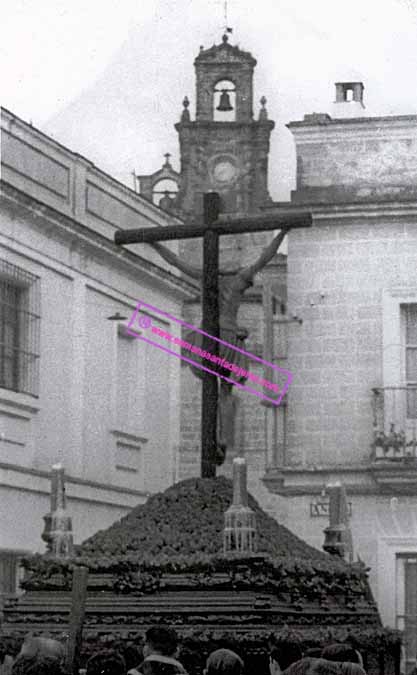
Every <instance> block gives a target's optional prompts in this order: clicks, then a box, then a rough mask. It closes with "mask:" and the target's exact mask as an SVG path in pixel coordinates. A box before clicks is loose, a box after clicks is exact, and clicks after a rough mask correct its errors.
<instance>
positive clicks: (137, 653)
mask: <svg viewBox="0 0 417 675" xmlns="http://www.w3.org/2000/svg"><path fill="white" fill-rule="evenodd" d="M123 658H124V660H125V662H126V670H130V669H131V668H136V666H137V665H138V664H139V663H141V662H142V661H143V650H142V649H141V648H140V647H138V646H137V645H134V644H130V645H127V647H126V648H125V649H124V650H123Z"/></svg>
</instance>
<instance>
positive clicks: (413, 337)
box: [403, 304, 417, 419]
mask: <svg viewBox="0 0 417 675" xmlns="http://www.w3.org/2000/svg"><path fill="white" fill-rule="evenodd" d="M403 310H404V319H405V385H406V387H407V418H408V419H417V304H410V305H404V306H403Z"/></svg>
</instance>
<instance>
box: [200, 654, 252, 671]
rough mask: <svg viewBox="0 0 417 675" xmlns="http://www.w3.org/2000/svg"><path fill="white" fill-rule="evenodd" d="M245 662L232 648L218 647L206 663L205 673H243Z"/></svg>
mask: <svg viewBox="0 0 417 675" xmlns="http://www.w3.org/2000/svg"><path fill="white" fill-rule="evenodd" d="M243 668H244V664H243V661H242V659H241V658H240V656H238V655H237V654H235V652H232V651H231V650H230V649H216V651H214V652H212V653H211V654H210V655H209V657H208V659H207V663H206V667H205V669H204V675H242V673H243Z"/></svg>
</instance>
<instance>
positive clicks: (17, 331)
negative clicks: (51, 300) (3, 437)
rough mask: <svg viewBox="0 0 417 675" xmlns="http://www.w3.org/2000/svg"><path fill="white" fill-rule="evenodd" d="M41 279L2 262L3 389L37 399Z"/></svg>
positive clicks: (0, 371)
mask: <svg viewBox="0 0 417 675" xmlns="http://www.w3.org/2000/svg"><path fill="white" fill-rule="evenodd" d="M40 318H41V316H40V278H39V277H37V276H35V275H33V274H30V273H29V272H27V271H26V270H23V269H21V268H20V267H17V266H16V265H12V264H11V263H9V262H7V261H6V260H1V259H0V387H2V388H3V389H9V390H11V391H16V392H21V393H23V394H31V395H32V396H38V395H39V394H38V387H39V345H40Z"/></svg>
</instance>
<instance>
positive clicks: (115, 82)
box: [0, 0, 417, 199]
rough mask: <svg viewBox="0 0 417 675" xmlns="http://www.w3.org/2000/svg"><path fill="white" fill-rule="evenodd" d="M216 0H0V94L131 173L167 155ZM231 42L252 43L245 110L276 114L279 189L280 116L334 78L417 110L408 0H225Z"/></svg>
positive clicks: (289, 182) (312, 107)
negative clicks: (249, 100) (251, 87)
mask: <svg viewBox="0 0 417 675" xmlns="http://www.w3.org/2000/svg"><path fill="white" fill-rule="evenodd" d="M223 5H224V2H222V1H221V0H89V1H88V2H86V0H71V1H69V0H36V1H35V0H14V2H13V3H4V6H3V8H2V15H1V23H2V31H3V34H2V35H1V40H0V62H1V64H2V66H3V69H4V72H3V73H2V74H1V78H0V79H1V82H2V85H1V86H2V91H1V103H2V105H3V106H4V107H6V108H8V109H9V110H11V111H12V112H13V113H15V114H16V115H18V116H19V117H22V118H23V119H24V120H26V121H30V120H32V121H33V124H34V126H36V127H38V128H40V129H41V130H42V131H44V132H45V133H47V134H50V135H52V136H53V137H54V138H56V139H57V140H58V141H60V142H61V143H63V144H64V145H66V146H68V147H69V148H70V149H71V150H74V151H76V152H79V153H80V154H82V155H84V156H86V157H87V158H88V159H90V160H91V161H93V162H94V163H95V164H96V165H97V166H98V167H100V168H102V169H104V170H105V171H107V172H109V173H110V174H112V175H113V176H114V177H116V178H118V179H119V180H121V181H122V182H125V183H126V184H128V185H129V186H131V185H132V178H131V171H132V170H133V169H135V170H136V171H137V172H138V173H148V172H152V171H154V170H156V169H157V168H159V167H160V165H161V163H162V161H163V158H162V155H163V153H164V152H166V151H170V152H171V153H172V155H173V160H172V161H173V163H174V165H175V166H176V168H178V144H177V137H176V132H175V130H174V128H173V125H174V123H175V122H177V121H178V119H179V116H180V113H181V109H182V106H181V102H182V99H183V97H184V95H186V94H187V95H188V96H189V98H190V100H191V103H192V109H191V112H192V115H193V114H194V110H193V103H194V68H193V60H194V58H195V57H196V56H197V54H198V51H199V46H200V45H204V46H205V47H209V46H211V45H212V44H213V43H214V42H216V43H219V42H220V41H221V35H222V32H223V30H222V27H223V25H224V18H223ZM228 24H229V25H230V26H232V27H233V35H232V38H231V42H232V43H233V44H239V46H240V47H242V49H245V50H248V51H250V52H252V54H253V55H254V56H255V58H256V59H257V61H258V65H257V67H256V69H255V112H256V113H257V110H258V108H259V106H258V100H259V98H260V97H261V96H262V95H263V94H264V95H265V96H266V97H267V99H268V103H267V108H268V112H269V116H270V118H271V119H274V120H275V121H276V125H277V126H276V130H275V131H274V132H273V140H272V147H271V161H270V191H271V194H272V196H273V197H274V198H276V199H288V198H289V190H290V189H291V188H292V187H293V180H294V170H295V169H294V150H293V145H292V138H291V134H290V132H289V131H288V130H287V129H286V128H285V124H286V123H288V122H289V121H291V120H296V119H302V117H303V115H304V114H305V113H311V112H329V113H330V114H331V110H332V103H333V100H334V82H335V81H337V80H351V79H354V80H362V81H363V82H364V84H365V105H366V114H369V115H381V114H382V115H389V114H416V113H417V93H416V92H417V88H416V79H417V2H416V0H349V1H348V2H346V1H343V2H342V1H340V0H315V1H313V0H298V2H293V1H292V0H256V2H248V1H246V0H229V2H228Z"/></svg>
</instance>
